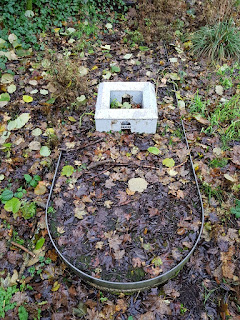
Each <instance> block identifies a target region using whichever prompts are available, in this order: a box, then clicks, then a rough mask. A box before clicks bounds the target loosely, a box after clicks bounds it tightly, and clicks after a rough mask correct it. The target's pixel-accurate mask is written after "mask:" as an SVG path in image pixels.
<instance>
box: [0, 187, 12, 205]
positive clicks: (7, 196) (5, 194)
mask: <svg viewBox="0 0 240 320" xmlns="http://www.w3.org/2000/svg"><path fill="white" fill-rule="evenodd" d="M12 198H13V192H12V191H11V190H9V189H5V190H4V191H3V192H2V193H1V195H0V200H1V201H2V202H3V203H4V202H5V201H8V200H11V199H12Z"/></svg>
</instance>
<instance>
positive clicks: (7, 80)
mask: <svg viewBox="0 0 240 320" xmlns="http://www.w3.org/2000/svg"><path fill="white" fill-rule="evenodd" d="M11 82H13V75H12V74H10V73H4V74H3V75H2V77H1V83H2V84H8V83H11Z"/></svg>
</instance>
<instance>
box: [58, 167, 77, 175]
mask: <svg viewBox="0 0 240 320" xmlns="http://www.w3.org/2000/svg"><path fill="white" fill-rule="evenodd" d="M73 172H74V168H73V166H70V165H67V166H64V167H63V168H62V171H61V176H66V177H70V176H71V175H72V174H73Z"/></svg>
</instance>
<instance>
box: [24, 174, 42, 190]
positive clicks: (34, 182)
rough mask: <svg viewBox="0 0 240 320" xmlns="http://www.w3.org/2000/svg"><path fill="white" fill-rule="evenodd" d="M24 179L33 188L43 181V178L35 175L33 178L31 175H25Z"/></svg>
mask: <svg viewBox="0 0 240 320" xmlns="http://www.w3.org/2000/svg"><path fill="white" fill-rule="evenodd" d="M24 179H25V180H26V182H27V184H28V185H29V186H31V187H33V188H36V186H37V185H38V182H39V181H41V177H40V176H38V175H34V176H33V177H31V176H30V174H25V175H24Z"/></svg>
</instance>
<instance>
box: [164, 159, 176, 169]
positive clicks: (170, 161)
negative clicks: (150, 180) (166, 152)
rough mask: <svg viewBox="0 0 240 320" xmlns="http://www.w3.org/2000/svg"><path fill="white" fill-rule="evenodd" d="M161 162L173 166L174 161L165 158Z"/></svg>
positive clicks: (169, 166)
mask: <svg viewBox="0 0 240 320" xmlns="http://www.w3.org/2000/svg"><path fill="white" fill-rule="evenodd" d="M162 164H163V165H164V166H166V167H168V168H172V167H174V166H175V161H174V160H173V159H172V158H166V159H164V160H163V161H162Z"/></svg>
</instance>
